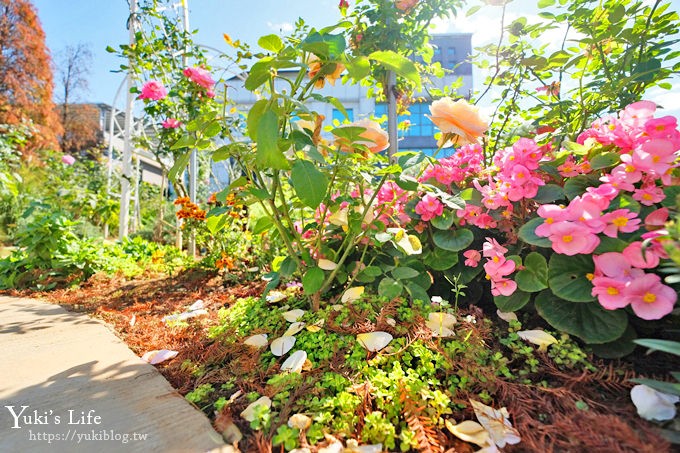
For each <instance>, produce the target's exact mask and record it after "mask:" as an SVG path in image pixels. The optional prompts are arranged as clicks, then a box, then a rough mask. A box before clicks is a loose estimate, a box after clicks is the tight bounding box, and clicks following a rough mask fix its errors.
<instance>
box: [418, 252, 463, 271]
mask: <svg viewBox="0 0 680 453" xmlns="http://www.w3.org/2000/svg"><path fill="white" fill-rule="evenodd" d="M424 261H425V265H427V266H429V267H430V268H431V269H433V270H435V271H444V270H446V269H449V268H450V267H452V266H454V265H455V264H456V263H457V262H458V254H457V253H451V252H450V251H448V250H444V249H440V248H437V249H434V250H433V251H432V252H431V253H430V254H429V255H428V256H427V257H426V258H425V260H424Z"/></svg>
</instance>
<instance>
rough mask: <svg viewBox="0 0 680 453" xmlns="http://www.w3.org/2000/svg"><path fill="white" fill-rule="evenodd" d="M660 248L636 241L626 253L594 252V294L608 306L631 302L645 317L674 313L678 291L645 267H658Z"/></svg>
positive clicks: (620, 306) (623, 305)
mask: <svg viewBox="0 0 680 453" xmlns="http://www.w3.org/2000/svg"><path fill="white" fill-rule="evenodd" d="M661 250H663V248H661ZM658 252H659V250H658V248H657V249H654V248H652V249H651V250H650V249H648V250H646V251H644V252H643V250H642V243H641V242H634V243H633V244H631V245H630V246H628V247H627V248H626V249H625V250H624V251H623V253H617V252H609V253H604V254H602V255H597V256H594V257H593V260H594V261H595V273H594V277H593V279H592V283H593V290H592V294H593V296H597V299H598V301H599V302H600V305H602V306H603V307H604V308H606V309H607V310H616V309H618V308H624V307H627V306H628V305H630V306H631V308H632V309H633V312H634V313H635V314H636V315H637V316H639V317H640V318H642V319H660V318H662V317H664V316H666V315H667V314H668V313H670V312H671V311H672V310H673V306H674V305H675V302H676V301H677V299H678V294H677V293H676V292H675V290H673V288H671V287H669V286H666V285H664V284H663V283H661V278H660V277H659V276H658V275H656V274H647V273H645V272H644V271H643V270H642V269H647V268H652V267H656V265H657V264H658V263H659V256H658V255H657V254H658ZM666 257H667V256H666Z"/></svg>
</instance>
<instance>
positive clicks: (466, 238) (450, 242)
mask: <svg viewBox="0 0 680 453" xmlns="http://www.w3.org/2000/svg"><path fill="white" fill-rule="evenodd" d="M474 238H475V237H474V235H473V234H472V231H470V230H468V229H467V228H460V229H457V230H448V231H435V232H434V234H433V235H432V239H433V240H434V244H435V245H436V246H437V247H439V248H440V249H444V250H449V251H451V252H458V251H460V250H463V249H465V248H467V247H468V246H469V245H470V244H472V241H473V240H474Z"/></svg>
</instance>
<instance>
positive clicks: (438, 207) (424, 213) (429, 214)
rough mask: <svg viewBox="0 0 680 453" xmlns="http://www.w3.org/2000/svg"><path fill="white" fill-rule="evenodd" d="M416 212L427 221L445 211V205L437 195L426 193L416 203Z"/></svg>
mask: <svg viewBox="0 0 680 453" xmlns="http://www.w3.org/2000/svg"><path fill="white" fill-rule="evenodd" d="M415 211H416V214H419V215H420V218H421V220H423V221H424V222H427V221H429V220H432V219H433V218H435V217H438V216H440V215H442V214H443V213H444V205H443V204H442V202H441V201H439V199H438V198H437V197H435V196H434V195H431V194H429V193H428V194H426V195H425V196H424V197H423V198H422V199H421V200H420V201H419V202H418V204H417V205H416V208H415Z"/></svg>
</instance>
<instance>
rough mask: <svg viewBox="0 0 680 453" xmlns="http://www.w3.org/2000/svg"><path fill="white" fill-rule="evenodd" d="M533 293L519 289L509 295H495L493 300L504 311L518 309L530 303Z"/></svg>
mask: <svg viewBox="0 0 680 453" xmlns="http://www.w3.org/2000/svg"><path fill="white" fill-rule="evenodd" d="M530 298H531V294H529V293H525V292H524V291H522V290H520V289H517V290H515V292H514V293H512V294H511V295H509V296H494V298H493V301H494V303H495V304H496V307H498V309H499V310H500V311H503V312H506V313H507V312H511V311H517V310H519V309H520V308H522V307H524V306H525V305H526V304H528V303H529V299H530Z"/></svg>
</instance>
